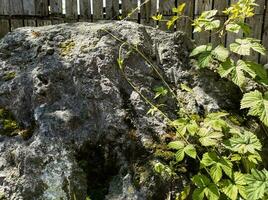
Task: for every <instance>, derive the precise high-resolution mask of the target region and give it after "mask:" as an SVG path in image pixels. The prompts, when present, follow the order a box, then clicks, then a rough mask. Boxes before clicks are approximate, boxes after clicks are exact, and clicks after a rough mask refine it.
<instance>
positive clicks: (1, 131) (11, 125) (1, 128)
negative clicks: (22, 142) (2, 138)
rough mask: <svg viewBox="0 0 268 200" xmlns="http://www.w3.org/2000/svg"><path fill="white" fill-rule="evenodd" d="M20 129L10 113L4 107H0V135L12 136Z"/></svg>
mask: <svg viewBox="0 0 268 200" xmlns="http://www.w3.org/2000/svg"><path fill="white" fill-rule="evenodd" d="M19 130H20V127H19V124H18V123H17V122H16V120H15V118H14V117H13V115H12V113H11V112H10V111H8V110H6V109H4V108H0V135H7V136H14V135H17V134H18V132H19Z"/></svg>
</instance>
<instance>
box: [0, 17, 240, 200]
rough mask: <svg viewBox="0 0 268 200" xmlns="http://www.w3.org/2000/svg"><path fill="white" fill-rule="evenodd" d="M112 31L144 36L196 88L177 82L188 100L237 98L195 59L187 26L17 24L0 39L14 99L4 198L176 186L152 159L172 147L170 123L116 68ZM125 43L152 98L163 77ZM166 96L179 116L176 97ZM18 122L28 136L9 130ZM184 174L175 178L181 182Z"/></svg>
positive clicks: (4, 91)
mask: <svg viewBox="0 0 268 200" xmlns="http://www.w3.org/2000/svg"><path fill="white" fill-rule="evenodd" d="M33 32H36V33H38V35H37V36H33ZM111 34H113V35H114V36H116V37H118V38H120V39H121V40H123V41H127V42H128V43H130V44H133V45H135V46H137V47H138V48H139V50H140V51H141V52H143V53H144V54H145V56H146V57H147V58H148V59H149V60H150V61H151V62H152V63H154V64H155V65H156V66H157V67H158V69H159V71H160V73H161V74H162V75H163V77H164V78H165V79H166V81H167V82H168V83H169V84H170V85H171V86H172V87H174V88H175V87H176V86H178V85H179V84H180V83H185V84H187V85H189V86H190V87H191V88H194V89H193V95H191V96H190V95H189V96H186V95H185V94H184V93H183V92H181V93H180V92H178V95H179V97H180V98H184V102H185V103H186V104H187V106H188V107H187V108H188V109H189V110H192V111H193V112H195V113H198V112H199V110H200V108H203V109H204V112H209V111H214V110H219V109H227V110H228V109H233V108H235V107H237V104H238V103H239V102H238V99H239V98H237V96H239V95H240V91H239V89H238V88H237V87H236V86H234V85H233V84H231V83H230V82H228V81H227V80H223V79H219V78H218V75H217V74H216V73H213V72H207V71H202V72H200V73H197V72H196V71H195V70H194V69H193V67H192V65H191V62H190V59H189V54H190V53H189V52H190V50H191V49H192V43H191V40H190V39H188V38H187V36H186V35H185V34H184V33H182V32H176V33H166V32H163V31H161V30H157V29H154V28H151V27H146V26H143V25H139V24H136V23H133V22H126V21H124V22H110V23H98V24H94V23H74V24H72V25H69V24H60V25H53V26H44V27H34V28H31V27H25V28H19V29H16V30H15V31H13V32H11V33H9V34H7V35H6V36H5V37H4V38H3V39H2V40H0V106H1V108H8V109H1V110H0V111H1V112H0V113H2V114H0V133H1V134H0V159H1V160H0V191H1V195H2V194H3V195H2V196H5V198H6V199H9V200H17V199H22V200H28V199H36V200H59V199H62V200H75V198H76V200H84V199H85V198H86V197H87V196H88V195H91V196H92V198H93V197H94V198H95V199H94V198H93V200H96V199H97V198H99V199H116V200H123V199H130V200H143V199H144V200H145V199H146V200H150V199H154V200H157V199H159V200H162V199H164V197H166V195H168V194H169V193H170V191H171V190H173V189H174V188H173V189H172V186H171V185H170V184H169V183H168V182H167V180H164V179H162V178H161V177H159V176H158V175H157V174H156V173H155V172H154V171H153V168H152V163H153V162H154V161H158V160H164V161H165V160H166V161H167V160H169V159H170V156H171V154H172V152H170V151H169V150H167V149H165V148H164V147H162V146H161V144H162V143H163V142H162V139H161V138H163V136H164V135H167V134H168V133H167V127H166V124H165V123H164V122H163V120H162V119H161V118H160V117H159V116H149V115H147V114H146V113H147V112H148V110H149V108H150V107H149V106H148V105H147V104H146V103H145V102H144V101H143V100H142V98H141V97H140V96H139V94H138V93H137V92H135V91H133V88H131V87H130V85H129V84H128V83H127V82H126V80H125V79H124V77H123V76H122V74H121V73H120V71H119V70H118V66H117V58H118V51H119V48H120V46H121V44H122V43H121V42H120V41H118V40H116V39H115V38H114V37H113V36H112V35H111ZM128 50H129V49H124V52H123V53H124V55H126V58H125V60H124V64H125V73H126V76H127V77H129V79H130V80H131V81H132V82H133V84H135V85H136V86H138V87H139V88H140V90H141V91H142V92H143V93H144V94H145V95H146V96H148V98H153V96H154V93H153V89H154V87H155V86H161V85H162V84H163V83H162V82H161V80H159V77H157V75H156V74H155V73H154V71H153V70H152V68H151V65H150V64H149V63H148V62H147V61H146V60H144V58H142V56H140V55H139V54H137V53H135V52H131V53H128ZM11 55H12V56H11ZM14 72H16V73H15V74H14ZM5 74H6V75H5ZM5 76H6V78H4V80H3V77H5ZM213 88H216V89H213ZM223 91H224V92H223ZM164 101H165V103H166V104H167V106H166V107H165V109H166V110H165V111H166V112H167V113H168V114H169V115H171V117H175V116H174V115H173V114H172V113H174V112H173V111H174V110H176V109H177V105H176V103H175V102H174V100H172V98H169V97H167V98H166V99H164ZM11 113H12V115H11ZM5 120H7V121H5ZM33 124H34V125H33ZM17 130H19V131H22V130H31V131H30V133H31V134H30V135H31V136H30V137H27V138H26V139H25V138H22V137H20V136H18V137H17V136H16V137H7V135H14V134H15V133H16V134H17V133H18V131H17ZM20 133H21V132H20ZM183 181H184V182H185V181H187V180H186V179H183V176H182V177H178V179H176V182H175V183H176V184H175V183H174V184H175V185H176V187H177V188H176V189H177V190H178V191H179V190H180V189H182V188H181V187H182V182H183ZM159 194H161V195H159Z"/></svg>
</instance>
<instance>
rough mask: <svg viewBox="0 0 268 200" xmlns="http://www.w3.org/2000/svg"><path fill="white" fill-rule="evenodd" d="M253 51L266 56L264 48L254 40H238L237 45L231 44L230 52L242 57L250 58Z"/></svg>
mask: <svg viewBox="0 0 268 200" xmlns="http://www.w3.org/2000/svg"><path fill="white" fill-rule="evenodd" d="M251 49H253V50H254V51H256V52H258V53H260V54H262V55H265V54H266V50H265V48H264V46H263V45H261V44H260V43H259V40H256V39H253V38H244V39H236V40H235V43H232V44H230V50H231V51H233V52H234V53H237V54H239V55H242V56H249V55H250V50H251Z"/></svg>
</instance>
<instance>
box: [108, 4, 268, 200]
mask: <svg viewBox="0 0 268 200" xmlns="http://www.w3.org/2000/svg"><path fill="white" fill-rule="evenodd" d="M186 6H187V5H186V4H185V3H183V4H181V5H179V6H178V7H177V8H173V10H172V11H173V13H174V16H173V17H172V18H171V19H170V20H168V21H166V23H167V27H168V28H171V27H172V26H173V25H174V24H175V22H176V21H178V20H180V19H181V18H185V17H186V18H189V20H191V18H190V17H187V16H185V15H184V10H185V7H186ZM256 6H258V5H257V4H256V3H255V0H239V1H238V2H237V3H235V4H232V5H231V6H230V7H229V8H227V9H226V10H225V11H223V13H224V14H225V15H226V16H227V19H226V20H225V22H224V23H221V22H220V20H217V19H215V16H216V14H217V13H218V11H217V10H209V11H204V12H203V13H202V14H201V15H200V16H199V17H198V18H196V19H194V20H192V26H193V27H194V32H202V31H209V32H212V34H216V35H217V36H218V37H219V38H221V37H223V36H225V34H226V33H227V32H232V33H236V34H237V33H239V32H243V34H242V35H243V36H241V37H237V38H236V39H235V41H234V42H233V43H231V44H230V45H228V46H227V47H225V46H224V44H219V45H217V46H214V45H213V44H203V45H200V46H197V47H196V48H194V49H193V51H192V52H191V54H190V56H191V57H193V58H196V66H197V69H200V68H208V69H210V70H213V71H216V72H217V73H218V74H219V76H220V77H222V78H227V79H229V80H230V81H232V82H233V83H234V84H236V85H237V86H238V87H239V88H240V89H241V92H242V93H243V94H244V95H243V98H242V100H241V109H248V110H249V112H248V115H250V116H254V117H257V118H256V119H257V120H260V123H261V124H262V125H263V127H264V132H265V126H268V92H267V86H268V75H267V72H266V70H265V69H264V67H263V66H262V65H260V64H258V63H255V62H252V61H248V60H246V58H245V57H242V56H249V55H251V53H252V52H253V51H255V52H257V53H260V54H262V55H265V53H266V50H265V48H264V47H263V46H262V45H261V44H260V41H259V40H256V39H255V38H250V37H248V35H249V33H250V27H249V26H248V25H247V24H246V23H245V20H246V19H247V18H249V17H252V16H254V9H255V7H256ZM162 17H163V16H162V15H161V14H157V15H155V16H153V17H152V18H153V19H154V20H156V21H165V20H162ZM109 34H111V33H109ZM111 35H112V34H111ZM112 36H113V37H114V38H115V39H116V40H118V41H120V42H121V43H122V45H121V47H120V50H119V58H118V65H119V69H120V71H121V72H122V75H123V76H124V78H125V79H126V80H127V82H128V83H129V84H130V86H131V87H132V88H133V89H134V90H135V91H136V92H137V93H138V94H139V95H140V96H141V97H142V98H143V100H144V101H145V102H146V103H148V104H149V105H150V106H151V109H150V110H149V111H148V114H151V115H155V114H156V113H157V114H160V115H162V116H163V117H164V119H165V120H166V122H167V125H168V126H169V127H170V128H171V129H172V130H174V132H175V133H176V137H175V138H174V140H173V141H171V142H169V143H168V144H167V148H168V149H169V150H171V151H173V152H174V159H173V160H172V161H171V162H170V163H164V162H160V161H159V162H158V163H156V164H155V166H154V169H155V171H156V172H157V173H159V174H160V175H161V176H169V177H173V176H176V173H178V171H179V170H177V168H178V166H179V165H180V163H183V162H184V161H185V160H187V159H189V158H191V159H195V161H196V162H197V163H198V164H199V171H198V173H196V174H194V175H191V174H192V172H191V173H189V176H191V183H189V184H188V185H186V186H185V188H184V189H183V191H181V192H179V193H178V194H177V196H176V199H177V200H183V199H187V198H189V197H188V196H190V195H191V197H190V198H192V199H196V200H202V199H211V200H214V199H215V200H217V199H231V200H236V199H248V200H257V199H263V200H264V199H267V198H268V171H267V170H266V169H264V168H262V166H263V165H262V158H261V155H260V152H261V151H262V144H261V141H260V140H259V139H258V137H257V136H256V135H255V134H254V133H253V132H252V131H250V130H248V129H246V128H244V127H241V126H240V123H239V120H237V119H233V118H234V117H233V116H232V115H231V114H230V113H228V112H225V111H221V112H216V113H208V114H205V116H199V115H197V114H193V113H190V112H188V111H187V110H186V109H185V104H184V102H183V101H181V100H180V99H179V98H178V95H177V94H176V93H175V92H174V91H173V90H172V89H171V87H170V86H169V85H168V84H167V82H166V81H165V80H164V78H163V77H162V76H161V74H160V73H159V71H158V70H157V69H158V68H157V67H156V66H154V64H153V63H152V62H151V61H150V60H149V59H148V58H146V56H145V55H144V54H143V53H142V52H141V51H139V49H138V47H136V46H134V45H132V44H129V43H127V42H125V41H122V40H120V39H119V38H117V37H116V36H114V35H112ZM124 47H126V48H127V49H128V50H129V51H131V52H135V53H138V54H140V55H141V56H142V57H143V58H144V59H145V60H146V62H148V63H149V64H150V66H151V67H152V69H153V70H154V71H155V72H156V74H157V75H158V76H159V78H160V79H161V80H162V82H163V86H160V87H157V88H155V97H154V100H155V101H157V100H158V99H159V98H161V97H163V96H166V95H170V94H171V96H172V97H173V98H174V99H176V100H177V103H178V107H179V108H180V110H179V111H178V113H176V114H177V116H178V118H177V119H176V120H172V119H170V118H169V117H168V115H166V114H165V113H164V112H163V111H161V108H162V106H163V105H162V104H160V105H157V104H154V103H153V101H152V100H150V99H149V98H147V97H146V96H145V95H143V94H142V92H141V91H140V90H139V88H138V87H137V86H135V85H134V84H133V83H132V82H131V80H130V79H129V78H128V77H127V75H126V74H125V72H124V56H123V53H122V49H123V48H124ZM252 83H254V85H256V88H255V89H253V91H249V90H248V88H249V87H248V86H249V84H252ZM257 88H258V89H257ZM180 90H181V91H183V92H185V93H188V94H189V95H192V96H193V98H194V93H193V91H192V89H191V88H190V87H188V86H187V85H185V84H181V85H180Z"/></svg>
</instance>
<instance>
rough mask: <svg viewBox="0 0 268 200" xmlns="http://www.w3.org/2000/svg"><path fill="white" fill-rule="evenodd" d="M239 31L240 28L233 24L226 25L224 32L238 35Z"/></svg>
mask: <svg viewBox="0 0 268 200" xmlns="http://www.w3.org/2000/svg"><path fill="white" fill-rule="evenodd" d="M240 29H241V26H239V25H238V24H234V23H230V24H227V26H226V30H227V31H229V32H233V33H239V31H240Z"/></svg>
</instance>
